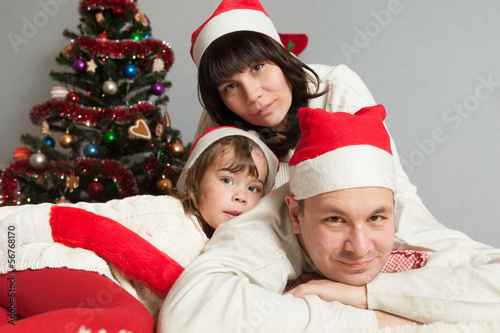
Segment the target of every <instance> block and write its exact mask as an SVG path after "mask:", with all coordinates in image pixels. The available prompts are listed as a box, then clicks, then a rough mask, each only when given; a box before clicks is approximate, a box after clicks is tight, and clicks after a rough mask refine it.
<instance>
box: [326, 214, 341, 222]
mask: <svg viewBox="0 0 500 333" xmlns="http://www.w3.org/2000/svg"><path fill="white" fill-rule="evenodd" d="M327 220H328V222H333V223H341V222H344V220H342V218H340V217H339V216H330V217H329V218H328V219H327Z"/></svg>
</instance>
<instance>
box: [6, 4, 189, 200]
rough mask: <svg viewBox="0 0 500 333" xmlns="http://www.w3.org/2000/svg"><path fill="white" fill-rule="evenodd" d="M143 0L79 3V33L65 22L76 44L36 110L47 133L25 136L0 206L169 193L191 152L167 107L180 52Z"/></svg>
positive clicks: (8, 171)
mask: <svg viewBox="0 0 500 333" xmlns="http://www.w3.org/2000/svg"><path fill="white" fill-rule="evenodd" d="M136 3H137V2H136V1H132V0H83V1H81V2H80V4H79V9H78V10H79V14H80V24H79V25H78V30H79V33H74V32H71V31H69V30H68V29H66V30H64V32H63V35H64V36H65V37H66V38H68V39H69V40H70V42H71V43H70V44H69V45H67V46H66V47H64V49H63V50H62V52H60V54H59V55H58V56H57V58H56V61H57V63H58V64H59V65H61V66H62V67H64V68H65V71H62V72H56V71H53V72H51V73H50V76H51V78H52V79H54V80H55V81H58V82H59V83H58V85H57V86H55V87H53V88H52V90H51V97H52V98H51V99H49V100H47V101H45V102H43V103H39V104H38V105H36V106H34V107H33V108H32V110H31V111H30V115H29V116H30V120H31V122H33V123H34V124H37V125H39V126H40V136H36V135H30V134H24V135H23V136H22V137H21V142H22V144H23V145H22V146H21V147H19V148H18V149H16V150H15V152H14V155H13V157H14V162H13V163H12V164H11V165H9V166H8V167H7V168H6V169H5V170H4V172H3V174H2V202H1V203H0V204H1V205H19V204H24V203H40V202H56V203H60V202H77V201H101V202H104V201H108V200H110V199H115V198H123V197H127V196H131V195H136V194H168V193H170V189H171V188H172V183H174V182H175V181H176V179H177V177H178V175H179V173H180V168H181V167H182V166H183V164H184V162H185V158H186V156H185V155H186V151H188V149H184V147H183V144H182V141H181V140H180V132H179V131H178V130H175V129H173V128H171V124H170V118H169V115H168V113H167V110H166V103H167V101H168V97H167V95H166V94H165V89H166V88H168V87H170V85H171V83H170V82H169V81H167V80H166V74H167V71H168V70H169V69H170V67H171V66H172V62H173V59H174V57H173V53H172V50H171V48H170V46H169V45H168V44H167V43H166V42H164V41H159V40H156V39H154V38H153V37H152V35H151V26H150V23H149V20H148V18H147V17H146V16H145V15H144V14H143V13H142V12H141V11H140V10H139V9H138V7H137V6H136ZM53 132H59V133H61V135H60V137H59V140H58V143H59V145H57V144H56V140H55V139H54V138H53V136H52V135H53V134H52V133H53Z"/></svg>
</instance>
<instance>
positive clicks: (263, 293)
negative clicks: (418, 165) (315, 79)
mask: <svg viewBox="0 0 500 333" xmlns="http://www.w3.org/2000/svg"><path fill="white" fill-rule="evenodd" d="M384 118H385V110H384V108H383V107H382V106H380V105H378V106H374V107H369V108H364V109H362V110H360V111H359V112H358V113H356V114H355V115H350V114H347V113H340V112H337V113H327V112H325V111H322V110H318V109H316V110H313V109H308V108H307V109H301V110H300V111H299V121H300V126H301V133H302V134H301V139H300V141H299V144H298V145H297V148H296V150H295V153H294V155H293V157H292V158H291V160H290V162H289V164H290V184H289V186H288V185H284V186H282V187H280V188H279V189H277V190H275V191H274V192H272V193H271V194H269V195H268V196H267V197H265V198H264V199H262V200H261V202H260V203H259V204H258V205H257V206H256V207H255V208H254V209H253V210H251V211H249V212H247V213H246V214H243V215H242V216H240V217H238V218H236V219H234V220H232V221H231V222H228V223H225V224H223V225H222V226H221V227H219V229H217V231H216V233H215V235H214V237H213V238H212V240H211V241H210V242H209V243H208V245H207V246H206V248H205V253H204V254H202V255H201V256H200V257H198V258H197V259H195V261H194V262H193V263H192V265H190V266H188V268H187V269H186V271H184V273H183V274H182V275H181V277H180V278H179V279H178V280H177V282H176V283H175V285H174V287H173V289H172V291H171V292H170V293H169V294H168V295H167V299H166V302H165V304H164V306H163V308H162V312H161V314H160V323H159V331H160V332H183V331H185V332H207V331H213V332H309V331H310V332H323V331H328V332H330V331H331V332H333V331H339V330H342V329H345V330H347V331H355V330H356V329H376V328H382V327H386V326H394V325H398V324H406V323H411V322H412V321H416V322H423V323H429V322H435V321H444V322H451V323H453V322H460V321H481V322H488V323H498V322H499V321H500V319H499V318H498V317H497V313H499V311H500V285H499V284H498V283H497V282H496V280H497V277H498V276H499V274H500V267H499V266H500V251H499V250H496V249H493V248H491V247H488V246H485V245H482V244H479V243H476V242H474V241H472V240H471V239H469V238H467V237H466V236H465V235H463V234H462V233H459V232H456V231H452V230H449V229H446V228H445V227H444V226H442V225H441V224H439V223H438V222H437V221H436V220H435V219H434V218H433V217H432V216H431V215H430V214H429V213H428V212H427V211H426V210H424V209H423V208H422V207H421V206H419V205H418V204H416V203H414V201H411V200H407V199H405V198H402V197H399V196H398V195H397V193H396V194H394V193H393V190H394V188H395V187H394V184H395V177H394V165H393V163H392V161H393V159H392V156H391V150H390V138H389V135H388V133H387V131H386V130H385V127H384V125H383V120H384ZM284 202H286V204H284ZM277 207H279V209H277ZM394 231H395V234H394ZM393 236H394V238H393ZM459 247H460V248H459ZM412 249H413V250H426V251H428V252H430V253H432V254H431V258H430V259H429V263H428V264H427V265H426V266H424V267H422V268H420V269H415V270H409V271H405V272H402V273H391V274H384V273H381V274H379V272H380V270H381V269H382V267H383V265H384V264H385V261H386V260H387V258H388V256H389V253H390V251H391V250H412ZM432 257H435V258H436V259H435V260H434V259H433V258H432ZM302 272H314V273H319V274H321V275H322V276H324V277H325V278H326V279H325V280H321V281H315V282H310V283H308V284H307V285H303V286H300V287H298V288H296V289H293V290H291V291H290V292H289V293H286V294H282V292H283V290H284V288H285V286H286V284H287V281H288V280H290V279H294V278H296V277H298V276H299V275H300V274H301V273H302ZM329 280H334V281H336V282H334V281H329ZM295 296H297V297H295ZM347 304H350V305H352V306H348V305H347ZM368 309H370V310H368ZM404 318H408V319H411V320H407V319H404Z"/></svg>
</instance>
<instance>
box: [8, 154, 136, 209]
mask: <svg viewBox="0 0 500 333" xmlns="http://www.w3.org/2000/svg"><path fill="white" fill-rule="evenodd" d="M68 164H74V165H76V171H77V172H79V173H80V172H81V173H82V174H85V173H87V172H89V170H90V169H92V168H94V167H95V166H99V167H101V168H102V171H99V172H97V173H96V177H98V178H111V179H113V180H114V181H115V182H116V184H117V187H118V192H119V193H120V195H121V198H125V197H129V196H133V195H137V194H138V192H139V190H138V188H137V184H136V182H135V179H134V176H133V175H132V173H131V172H130V171H129V170H128V169H127V168H126V167H124V166H123V165H122V164H121V163H119V162H117V161H111V160H94V159H78V160H73V161H70V162H69V163H65V162H54V161H51V162H48V163H47V165H45V167H43V168H40V169H35V168H33V167H32V166H31V164H30V161H29V159H23V160H19V161H15V162H14V163H12V164H11V165H9V166H8V167H7V168H6V169H5V170H4V172H3V174H2V203H1V204H0V206H6V205H18V204H20V203H19V201H18V194H19V191H20V188H19V184H18V180H17V178H18V177H19V176H20V175H25V176H29V177H40V176H43V175H46V174H47V173H52V174H54V175H56V176H59V177H61V178H63V177H65V176H67V175H70V174H71V173H72V172H74V171H75V170H72V169H70V167H69V165H68Z"/></svg>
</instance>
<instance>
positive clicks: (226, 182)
mask: <svg viewBox="0 0 500 333" xmlns="http://www.w3.org/2000/svg"><path fill="white" fill-rule="evenodd" d="M221 182H223V183H224V184H227V185H232V184H233V180H232V179H231V178H227V177H224V178H221Z"/></svg>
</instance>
